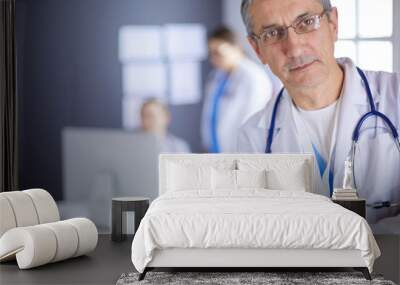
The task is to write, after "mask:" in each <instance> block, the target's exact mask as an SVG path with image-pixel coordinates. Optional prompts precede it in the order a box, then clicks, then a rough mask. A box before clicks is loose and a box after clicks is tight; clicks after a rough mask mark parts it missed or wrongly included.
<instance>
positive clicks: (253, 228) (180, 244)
mask: <svg viewBox="0 0 400 285" xmlns="http://www.w3.org/2000/svg"><path fill="white" fill-rule="evenodd" d="M165 248H274V249H279V248H290V249H299V248H301V249H358V250H360V251H361V256H362V258H363V259H364V260H365V264H366V267H368V269H369V270H370V271H371V272H372V267H373V263H374V261H375V259H376V258H377V257H379V255H380V251H379V248H378V246H377V244H376V241H375V239H374V237H373V235H372V232H371V229H370V228H369V225H368V223H367V222H366V221H365V220H364V219H363V218H361V217H360V216H359V215H357V214H355V213H353V212H351V211H349V210H346V209H344V208H342V207H341V206H339V205H337V204H335V203H333V202H331V201H330V199H328V198H326V197H323V196H320V195H316V194H311V193H306V192H299V191H278V190H265V189H264V190H261V189H246V190H240V191H229V190H227V191H221V190H220V191H218V192H211V191H210V192H209V191H195V190H193V191H179V192H167V193H166V194H164V195H162V196H160V197H159V198H157V199H156V200H154V202H153V203H152V204H151V206H150V208H149V210H148V211H147V213H146V215H145V217H144V218H143V220H142V222H141V223H140V226H139V228H138V230H137V233H136V235H135V237H134V240H133V243H132V262H133V264H134V266H135V268H136V269H137V270H138V271H139V272H143V270H144V268H145V267H146V265H147V264H148V263H149V262H150V261H151V260H152V258H153V251H154V250H155V249H165Z"/></svg>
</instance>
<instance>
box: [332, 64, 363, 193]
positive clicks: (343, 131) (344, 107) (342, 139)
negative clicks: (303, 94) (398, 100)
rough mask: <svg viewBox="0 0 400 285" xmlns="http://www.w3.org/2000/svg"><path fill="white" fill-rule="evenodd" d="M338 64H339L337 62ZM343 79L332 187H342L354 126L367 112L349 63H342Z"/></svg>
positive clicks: (361, 88)
mask: <svg viewBox="0 0 400 285" xmlns="http://www.w3.org/2000/svg"><path fill="white" fill-rule="evenodd" d="M339 63H340V62H339ZM342 67H343V68H344V70H345V75H344V76H345V78H344V82H343V87H342V93H341V100H342V102H341V108H340V110H339V118H338V126H337V134H336V139H335V141H334V144H335V151H334V155H333V159H334V162H333V165H334V169H333V172H334V187H342V182H343V181H342V180H343V175H344V161H345V160H346V159H347V157H348V155H349V154H350V148H351V143H352V136H353V131H354V128H355V126H356V125H357V123H358V121H359V119H360V118H361V116H362V115H363V114H365V113H366V112H368V111H369V104H368V97H367V94H366V91H365V87H364V84H363V82H362V79H361V77H360V76H359V74H358V72H357V70H356V67H355V66H354V65H353V64H352V63H351V62H348V61H346V62H344V64H343V65H342Z"/></svg>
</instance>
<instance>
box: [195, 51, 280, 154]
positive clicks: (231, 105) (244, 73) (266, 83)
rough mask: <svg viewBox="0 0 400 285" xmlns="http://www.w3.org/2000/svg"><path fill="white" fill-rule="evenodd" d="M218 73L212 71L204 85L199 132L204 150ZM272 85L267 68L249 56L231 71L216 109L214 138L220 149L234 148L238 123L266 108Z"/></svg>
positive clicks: (207, 141) (208, 144) (225, 150)
mask: <svg viewBox="0 0 400 285" xmlns="http://www.w3.org/2000/svg"><path fill="white" fill-rule="evenodd" d="M220 75H221V72H220V71H214V72H213V73H212V74H211V76H210V78H209V80H208V82H207V86H206V94H205V101H204V107H203V114H202V123H201V135H202V143H203V147H204V148H205V149H207V150H208V149H209V148H210V145H211V142H210V141H211V139H210V119H211V112H212V104H213V97H214V96H215V90H216V88H218V84H219V82H218V79H219V78H220ZM272 88H273V86H272V82H271V80H270V79H269V77H268V75H267V73H266V71H265V70H264V69H263V68H262V66H259V65H258V64H256V63H254V62H252V61H251V60H249V59H246V58H244V59H243V60H242V61H241V63H240V65H239V66H238V67H237V68H236V70H235V71H233V72H232V74H230V76H229V79H228V83H227V86H226V89H225V92H224V96H223V97H222V98H221V99H220V105H219V112H218V121H217V137H218V143H219V146H220V150H221V152H234V151H235V150H236V146H237V137H238V134H239V129H240V126H241V125H242V124H243V123H244V122H245V121H246V120H247V119H248V118H249V117H250V116H251V115H253V114H255V113H256V112H257V111H259V110H261V109H262V108H264V107H265V104H266V103H267V101H268V100H269V99H270V98H271V95H272Z"/></svg>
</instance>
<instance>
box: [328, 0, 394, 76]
mask: <svg viewBox="0 0 400 285" xmlns="http://www.w3.org/2000/svg"><path fill="white" fill-rule="evenodd" d="M332 4H333V5H334V6H336V7H337V8H338V14H339V40H338V42H337V43H336V49H335V56H336V57H350V58H351V59H353V60H354V62H355V63H356V64H357V65H359V66H360V67H361V68H364V69H367V70H384V71H389V72H392V71H394V70H399V63H398V61H399V56H398V53H399V52H398V50H399V38H398V33H399V31H398V29H399V28H398V25H396V24H395V22H394V21H396V22H397V21H398V20H397V17H398V16H399V14H400V13H399V12H397V10H398V9H399V6H398V5H399V4H398V3H396V1H393V0H379V1H377V0H332Z"/></svg>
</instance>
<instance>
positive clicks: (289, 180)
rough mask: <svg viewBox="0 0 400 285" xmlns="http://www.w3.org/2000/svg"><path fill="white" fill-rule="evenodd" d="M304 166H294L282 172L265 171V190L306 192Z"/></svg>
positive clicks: (275, 170) (274, 170)
mask: <svg viewBox="0 0 400 285" xmlns="http://www.w3.org/2000/svg"><path fill="white" fill-rule="evenodd" d="M305 166H306V165H305V164H304V163H302V164H296V165H293V167H291V168H287V169H284V170H280V169H270V170H267V181H268V183H267V188H268V189H272V190H291V191H304V192H305V191H306V189H307V185H308V183H307V179H306V168H305Z"/></svg>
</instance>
